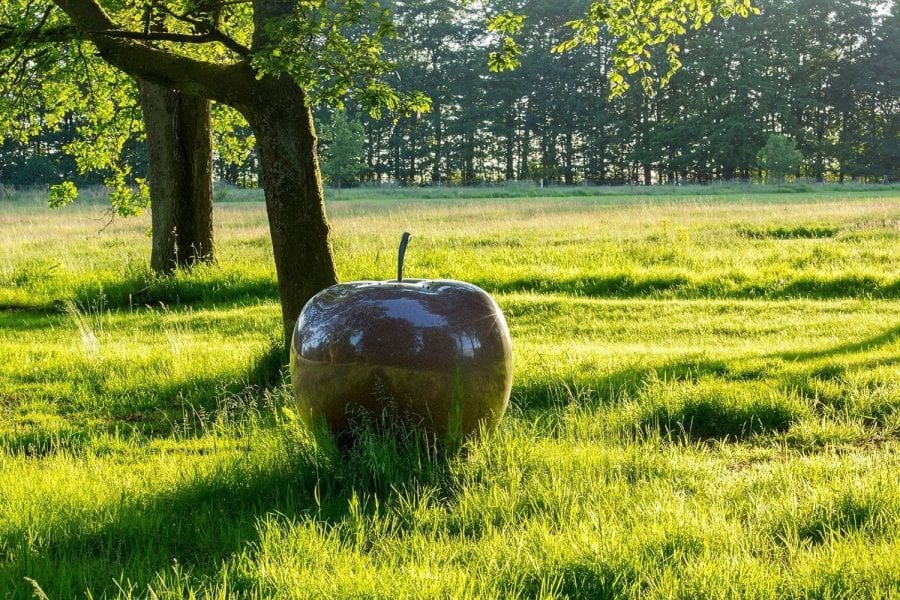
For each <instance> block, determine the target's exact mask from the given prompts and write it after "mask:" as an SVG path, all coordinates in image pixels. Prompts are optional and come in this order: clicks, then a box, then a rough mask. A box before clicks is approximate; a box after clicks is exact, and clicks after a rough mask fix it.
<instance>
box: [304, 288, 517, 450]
mask: <svg viewBox="0 0 900 600" xmlns="http://www.w3.org/2000/svg"><path fill="white" fill-rule="evenodd" d="M291 379H292V382H293V387H294V396H295V398H296V400H297V404H298V407H299V409H300V412H301V414H302V416H303V418H304V419H305V420H306V421H307V423H309V424H310V425H315V424H316V423H317V422H319V421H321V420H324V421H325V422H326V423H327V425H328V427H329V428H330V429H331V430H332V431H335V432H341V431H346V430H347V429H348V428H349V427H350V426H351V424H352V422H353V419H354V418H356V417H361V418H366V417H367V416H368V417H371V416H375V417H379V418H381V417H383V416H384V415H385V414H386V413H387V416H388V418H397V419H403V420H407V421H411V422H414V423H417V424H421V425H423V426H424V427H426V428H427V429H428V430H429V431H431V432H433V433H434V434H436V435H437V436H439V437H440V438H443V439H444V440H445V441H448V442H454V441H459V440H462V439H464V438H467V437H469V436H471V435H472V434H473V433H475V432H476V431H477V430H478V428H479V426H481V425H482V424H484V425H485V426H487V427H491V426H494V425H496V423H497V422H498V421H499V420H500V417H501V416H502V415H503V413H504V411H505V410H506V406H507V404H508V402H509V394H510V389H511V386H512V344H511V341H510V336H509V329H508V327H507V325H506V320H505V319H504V318H503V313H502V312H501V311H500V308H499V307H498V306H497V304H496V303H495V302H494V300H493V299H492V298H491V297H490V296H489V295H488V294H487V293H486V292H484V291H483V290H482V289H480V288H478V287H476V286H474V285H471V284H468V283H464V282H461V281H452V280H404V281H402V282H398V281H383V282H378V281H358V282H352V283H346V284H338V285H334V286H332V287H330V288H328V289H326V290H323V291H322V292H320V293H319V294H317V295H316V296H314V297H313V298H312V299H311V300H310V301H309V302H308V303H307V304H306V306H305V307H304V309H303V312H302V313H301V314H300V318H299V319H298V321H297V325H296V327H295V328H294V336H293V342H292V351H291Z"/></svg>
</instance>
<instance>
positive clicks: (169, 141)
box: [141, 81, 214, 274]
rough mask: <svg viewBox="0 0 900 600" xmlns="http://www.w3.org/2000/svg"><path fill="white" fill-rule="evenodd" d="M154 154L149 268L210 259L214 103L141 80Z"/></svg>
mask: <svg viewBox="0 0 900 600" xmlns="http://www.w3.org/2000/svg"><path fill="white" fill-rule="evenodd" d="M141 107H142V109H143V113H144V128H145V130H146V134H147V149H148V155H149V181H150V211H151V214H152V230H153V231H152V250H151V254H150V267H151V268H152V269H153V271H155V272H157V273H162V274H168V273H171V272H172V271H174V270H175V268H177V267H188V266H192V265H195V264H197V263H200V262H211V261H212V260H213V258H214V255H213V222H212V127H211V122H210V102H209V100H207V99H205V98H199V97H197V96H191V95H189V94H185V93H182V92H179V91H177V90H172V89H168V88H165V87H162V86H159V85H156V84H153V83H150V82H147V81H141Z"/></svg>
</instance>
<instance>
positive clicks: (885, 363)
mask: <svg viewBox="0 0 900 600" xmlns="http://www.w3.org/2000/svg"><path fill="white" fill-rule="evenodd" d="M692 194H693V195H687V196H666V195H661V196H656V195H654V196H652V197H649V196H633V197H626V196H622V195H621V194H620V195H618V196H602V195H597V196H593V197H575V195H574V194H573V195H572V196H570V197H559V198H537V197H528V198H518V199H505V198H499V199H493V200H483V199H482V200H478V199H475V198H466V197H464V196H466V194H460V195H458V196H459V197H455V196H454V195H452V194H449V195H447V194H445V197H441V198H438V199H434V200H429V201H423V200H422V199H421V198H418V197H416V196H415V194H413V193H412V192H411V191H409V190H404V191H398V194H397V195H396V197H395V198H393V199H390V200H388V199H385V198H383V197H382V198H380V199H378V198H374V197H371V198H370V197H368V196H366V195H365V193H364V191H360V192H358V193H356V192H353V193H348V194H346V196H344V197H342V198H341V199H339V200H337V201H335V202H332V203H331V205H330V210H331V213H332V221H333V228H334V232H335V239H334V245H335V250H336V256H337V260H338V267H339V272H340V273H341V276H342V279H344V280H350V279H358V278H373V279H382V278H387V277H389V276H390V275H391V274H392V272H393V269H394V264H393V262H394V260H395V252H394V248H395V244H396V238H397V235H398V234H399V232H400V231H402V230H404V229H409V230H412V231H413V232H414V233H415V238H414V240H413V243H412V245H411V246H410V250H409V252H408V255H407V256H408V258H407V267H406V270H407V272H408V273H409V274H410V276H416V277H453V278H460V279H466V280H469V281H474V282H476V283H478V284H479V285H482V286H484V287H485V288H486V289H488V290H490V291H491V292H492V293H493V294H494V295H495V297H496V298H497V300H498V302H499V304H500V305H501V307H502V308H503V310H504V312H505V314H506V316H507V319H508V321H509V324H510V328H511V332H512V335H513V338H514V351H515V356H514V362H515V380H514V389H513V398H512V404H511V406H510V410H509V412H508V414H507V416H506V417H505V418H504V420H503V422H502V423H501V426H500V428H499V429H498V430H497V431H496V432H492V433H490V434H488V435H486V436H485V437H484V438H482V439H480V440H479V441H477V442H475V443H472V444H470V445H469V446H468V447H467V448H466V450H465V452H463V453H461V454H459V455H452V456H445V455H443V454H442V453H441V452H440V451H437V450H435V449H434V448H432V447H430V446H428V445H427V444H424V443H422V440H421V439H419V438H417V437H416V435H415V434H414V433H410V432H406V433H403V434H402V435H401V434H398V435H397V436H396V437H387V438H385V437H379V436H377V435H374V434H371V432H369V433H365V432H364V433H363V434H361V436H362V437H361V442H360V443H359V444H358V445H357V447H356V448H355V449H353V450H352V451H351V452H350V453H349V454H341V453H340V452H338V451H337V450H335V449H334V448H333V447H332V446H330V445H328V444H317V443H316V442H315V441H314V439H313V437H312V436H311V435H310V434H309V433H308V432H306V431H304V430H303V429H302V427H301V426H300V424H299V423H298V422H297V420H296V418H295V417H294V413H293V411H292V400H291V396H290V389H289V387H288V385H287V383H286V378H285V371H284V366H283V365H284V361H283V356H282V355H281V353H280V344H279V340H278V335H279V333H280V327H281V326H280V309H279V306H278V303H277V287H276V286H275V282H274V269H273V266H272V259H271V249H270V245H269V242H268V237H267V236H268V233H267V231H268V229H267V225H266V222H265V214H264V211H263V209H262V207H261V206H260V205H259V204H241V203H232V202H229V203H227V204H220V205H219V206H218V207H217V209H216V210H217V212H216V225H217V231H216V239H217V241H218V244H219V246H218V264H217V265H212V266H203V267H199V268H197V269H194V270H193V271H191V272H179V273H177V274H175V275H174V276H173V277H171V278H158V277H155V276H153V275H151V274H150V272H149V269H148V266H147V254H148V252H149V240H148V239H147V237H146V230H147V226H148V221H147V220H146V219H138V220H128V221H116V222H114V223H113V224H112V225H110V226H109V227H108V228H106V229H105V230H103V231H102V233H101V232H100V229H101V228H102V226H103V223H102V222H101V221H100V220H99V214H100V210H101V207H100V206H73V207H69V208H66V209H65V210H63V211H60V212H53V213H51V212H47V211H46V210H43V209H41V208H40V207H39V206H36V205H27V204H26V205H13V204H8V203H7V204H3V206H2V210H3V212H2V214H0V355H2V356H3V357H4V358H5V360H4V361H0V590H2V594H0V595H5V596H4V597H6V596H9V597H12V598H31V597H32V596H33V594H34V593H35V590H42V591H43V592H45V593H46V594H47V596H49V597H50V598H61V597H73V596H85V595H87V596H89V597H95V598H97V597H105V596H106V597H155V598H182V597H231V596H241V597H260V598H263V597H266V598H268V597H345V596H352V597H363V596H365V597H384V598H388V597H390V598H395V597H418V598H434V597H459V598H469V597H482V598H508V597H535V596H542V597H591V598H614V597H635V598H637V597H641V598H643V597H659V598H664V597H665V598H670V597H684V598H696V597H722V596H730V597H775V596H779V597H782V596H789V597H834V596H845V595H854V594H855V595H860V596H866V597H878V596H881V597H890V596H891V595H892V594H896V593H897V586H898V584H897V582H898V580H900V479H898V478H897V473H898V470H900V452H898V451H900V445H898V436H900V303H898V302H897V300H898V299H900V229H898V223H900V203H898V199H897V197H896V191H891V192H890V193H879V192H876V191H871V192H870V191H865V190H863V191H857V192H855V193H853V194H849V195H846V194H841V193H839V192H835V191H829V192H828V193H824V192H823V193H822V195H821V196H819V195H816V194H809V193H807V194H796V195H784V194H771V195H763V196H750V195H746V194H743V193H731V194H728V195H721V196H717V195H700V194H699V193H694V192H692ZM230 200H234V198H232V199H230ZM8 206H9V207H10V209H9V210H7V207H8ZM26 578H27V579H26Z"/></svg>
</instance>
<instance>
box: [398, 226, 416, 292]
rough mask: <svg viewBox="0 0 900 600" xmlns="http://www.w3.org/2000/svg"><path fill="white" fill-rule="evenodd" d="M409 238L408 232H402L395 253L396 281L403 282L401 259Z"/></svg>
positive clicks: (404, 253) (410, 235)
mask: <svg viewBox="0 0 900 600" xmlns="http://www.w3.org/2000/svg"><path fill="white" fill-rule="evenodd" d="M411 237H412V234H411V233H410V232H408V231H404V232H403V235H402V236H401V237H400V249H399V251H398V252H397V281H403V257H404V255H406V245H407V244H408V243H409V238H411Z"/></svg>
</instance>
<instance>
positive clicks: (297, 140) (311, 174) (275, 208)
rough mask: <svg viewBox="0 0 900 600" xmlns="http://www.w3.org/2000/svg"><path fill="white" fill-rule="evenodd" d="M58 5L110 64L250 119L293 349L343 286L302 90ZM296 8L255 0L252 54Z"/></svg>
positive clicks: (286, 1) (60, 1)
mask: <svg viewBox="0 0 900 600" xmlns="http://www.w3.org/2000/svg"><path fill="white" fill-rule="evenodd" d="M53 1H54V3H55V4H56V5H57V6H59V7H60V8H61V9H62V10H63V11H65V13H66V14H67V15H68V16H69V18H70V19H71V20H72V23H73V25H74V26H75V27H76V28H77V29H78V30H79V31H80V32H81V33H82V34H83V35H84V37H85V38H86V39H89V40H91V41H92V42H93V43H94V45H95V46H96V47H97V49H98V51H99V53H100V56H101V57H102V58H103V59H104V60H106V61H107V62H108V63H110V64H112V65H113V66H115V67H117V68H119V69H121V70H122V71H124V72H126V73H128V74H129V75H132V76H133V77H137V78H139V79H142V80H145V81H148V82H151V83H154V84H156V85H159V86H163V87H165V88H167V89H175V90H178V91H180V92H183V93H186V94H193V95H196V96H200V97H203V98H209V99H211V100H215V101H217V102H222V103H224V104H227V105H229V106H232V107H234V108H235V109H237V110H238V111H240V112H241V113H242V114H243V115H244V117H245V118H246V119H247V122H248V123H249V124H250V127H251V129H252V130H253V133H254V135H255V136H256V143H257V148H258V149H259V154H260V166H261V167H262V180H263V187H264V191H265V197H266V212H267V214H268V219H269V230H270V232H271V235H272V247H273V253H274V257H275V270H276V272H277V275H278V289H279V292H280V295H281V308H282V320H283V325H284V334H285V343H289V341H290V338H291V331H292V329H293V326H294V323H295V322H296V320H297V317H298V316H299V315H300V310H301V309H302V308H303V306H304V304H306V301H307V300H309V298H310V297H312V296H313V295H314V294H315V293H316V292H318V291H320V290H322V289H324V288H325V287H328V286H329V285H332V284H334V283H336V281H337V273H336V270H335V266H334V258H333V255H332V252H331V244H330V240H329V228H328V222H327V220H326V217H325V204H324V194H323V190H322V181H321V177H320V175H319V166H318V158H317V156H316V133H315V127H314V126H313V120H312V112H311V110H310V107H309V105H308V103H307V96H306V94H305V92H304V90H302V89H301V88H300V87H298V86H297V85H296V84H295V83H294V82H293V81H291V80H290V79H287V78H284V77H275V76H272V75H263V76H259V74H258V73H257V72H256V71H255V70H254V69H253V67H252V66H251V64H250V60H249V57H245V58H244V59H243V60H240V61H238V62H235V63H232V64H227V65H223V64H216V63H209V62H204V61H202V60H197V59H192V58H188V57H186V56H183V55H180V54H177V53H175V52H170V51H167V50H163V49H160V48H156V47H153V46H151V45H148V44H144V43H140V42H137V41H133V40H132V39H127V38H123V37H121V36H120V35H118V33H117V32H118V31H119V29H118V25H117V24H116V23H114V22H113V21H112V19H110V17H109V15H107V14H106V12H104V10H103V9H102V7H101V6H100V5H99V4H98V3H97V2H96V0H53ZM295 4H296V2H294V1H293V0H283V1H279V2H270V1H267V0H253V12H254V34H253V50H254V51H257V50H260V49H262V48H264V47H265V46H266V44H267V43H268V40H267V39H266V36H267V35H268V28H267V26H266V25H267V23H268V22H269V21H270V20H272V19H277V18H278V17H280V16H284V15H285V14H288V13H289V12H290V11H292V10H293V8H294V6H295ZM238 51H241V50H240V49H238Z"/></svg>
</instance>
